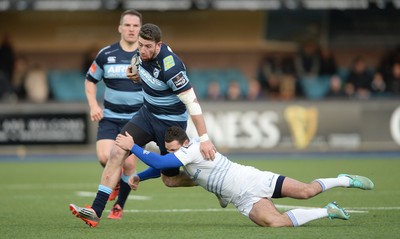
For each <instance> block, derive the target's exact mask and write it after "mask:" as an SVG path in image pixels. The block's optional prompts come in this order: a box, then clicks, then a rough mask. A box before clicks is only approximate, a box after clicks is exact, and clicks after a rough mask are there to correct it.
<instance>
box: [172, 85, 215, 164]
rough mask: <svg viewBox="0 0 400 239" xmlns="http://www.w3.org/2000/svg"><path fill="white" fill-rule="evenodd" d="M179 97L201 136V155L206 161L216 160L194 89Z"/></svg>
mask: <svg viewBox="0 0 400 239" xmlns="http://www.w3.org/2000/svg"><path fill="white" fill-rule="evenodd" d="M178 97H179V99H180V100H181V101H182V102H183V103H184V104H185V105H186V108H187V110H188V112H189V114H190V117H191V119H192V121H193V123H194V126H195V127H196V130H197V134H198V135H199V136H200V150H201V154H202V155H203V157H204V158H205V159H211V160H213V159H214V158H215V152H216V149H215V146H214V144H213V143H212V142H211V140H210V139H209V137H208V134H207V128H206V123H205V121H204V117H203V112H202V110H201V106H200V104H199V102H198V101H197V97H196V94H195V93H194V90H193V88H190V89H189V90H187V91H184V92H182V93H180V94H179V95H178Z"/></svg>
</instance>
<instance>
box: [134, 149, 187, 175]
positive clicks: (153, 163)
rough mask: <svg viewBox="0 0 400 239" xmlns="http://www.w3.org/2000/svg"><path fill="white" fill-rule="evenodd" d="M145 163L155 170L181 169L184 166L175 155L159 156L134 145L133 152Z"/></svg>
mask: <svg viewBox="0 0 400 239" xmlns="http://www.w3.org/2000/svg"><path fill="white" fill-rule="evenodd" d="M131 152H132V153H134V154H135V155H136V156H137V157H138V158H139V159H140V160H142V161H143V163H145V164H147V165H149V166H150V167H152V168H154V169H159V170H161V169H168V168H179V167H180V166H183V164H182V162H181V161H180V160H179V159H178V158H177V157H176V156H175V154H166V155H159V154H156V153H153V152H149V151H147V150H143V149H142V148H141V147H140V146H138V145H136V144H135V145H134V146H133V147H132V150H131Z"/></svg>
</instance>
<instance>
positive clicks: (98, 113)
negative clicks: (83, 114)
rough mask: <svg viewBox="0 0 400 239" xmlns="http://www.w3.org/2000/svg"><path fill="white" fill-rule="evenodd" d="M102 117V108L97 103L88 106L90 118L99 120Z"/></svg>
mask: <svg viewBox="0 0 400 239" xmlns="http://www.w3.org/2000/svg"><path fill="white" fill-rule="evenodd" d="M102 118H103V109H102V108H101V107H100V106H99V105H95V106H92V107H90V120H91V121H100V120H101V119H102Z"/></svg>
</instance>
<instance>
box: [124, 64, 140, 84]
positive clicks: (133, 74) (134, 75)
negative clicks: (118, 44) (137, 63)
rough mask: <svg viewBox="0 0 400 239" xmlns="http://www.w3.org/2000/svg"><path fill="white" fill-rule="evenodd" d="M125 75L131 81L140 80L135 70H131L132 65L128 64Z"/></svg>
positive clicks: (136, 81)
mask: <svg viewBox="0 0 400 239" xmlns="http://www.w3.org/2000/svg"><path fill="white" fill-rule="evenodd" d="M126 76H127V77H128V78H129V79H131V80H132V81H133V82H135V83H138V82H140V76H139V73H138V72H137V71H135V72H132V66H128V67H127V68H126Z"/></svg>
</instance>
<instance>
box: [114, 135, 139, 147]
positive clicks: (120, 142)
mask: <svg viewBox="0 0 400 239" xmlns="http://www.w3.org/2000/svg"><path fill="white" fill-rule="evenodd" d="M125 134H126V135H123V134H118V136H117V138H116V139H115V144H116V145H117V146H118V147H120V148H121V149H123V150H126V151H131V149H132V147H133V145H135V141H134V140H133V138H132V136H131V135H130V134H129V133H128V132H125Z"/></svg>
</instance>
